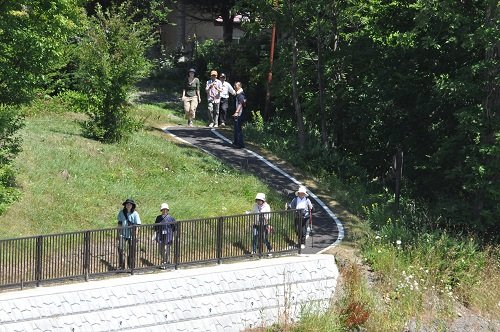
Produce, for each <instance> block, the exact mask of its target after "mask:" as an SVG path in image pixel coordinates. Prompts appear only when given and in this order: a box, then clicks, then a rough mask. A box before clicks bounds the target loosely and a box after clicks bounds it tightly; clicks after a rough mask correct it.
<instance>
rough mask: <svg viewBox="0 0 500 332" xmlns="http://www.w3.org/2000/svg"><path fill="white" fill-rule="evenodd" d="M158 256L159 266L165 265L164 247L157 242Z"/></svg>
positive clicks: (161, 243)
mask: <svg viewBox="0 0 500 332" xmlns="http://www.w3.org/2000/svg"><path fill="white" fill-rule="evenodd" d="M157 244H158V256H159V257H160V264H163V263H165V245H164V244H163V242H158V243H157Z"/></svg>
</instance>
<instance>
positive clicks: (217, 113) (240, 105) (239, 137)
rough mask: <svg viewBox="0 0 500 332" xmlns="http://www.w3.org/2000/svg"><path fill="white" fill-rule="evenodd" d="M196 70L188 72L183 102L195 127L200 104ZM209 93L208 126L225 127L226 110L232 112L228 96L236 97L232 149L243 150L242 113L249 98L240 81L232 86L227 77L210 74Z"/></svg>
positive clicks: (189, 123) (190, 122) (190, 121)
mask: <svg viewBox="0 0 500 332" xmlns="http://www.w3.org/2000/svg"><path fill="white" fill-rule="evenodd" d="M195 75H196V70H195V69H194V68H191V69H189V70H188V77H187V79H186V80H185V82H184V84H183V89H182V102H183V107H184V113H185V117H186V119H187V125H188V126H189V127H192V126H193V119H195V118H196V109H197V107H198V104H199V103H200V102H201V95H200V85H201V84H200V80H199V79H198V78H197V77H195ZM205 92H206V94H207V110H208V119H209V123H208V127H210V128H217V127H224V126H225V125H226V122H227V111H228V109H229V94H231V95H233V96H235V99H236V102H235V111H234V113H233V114H232V118H233V120H234V140H233V146H234V147H236V148H244V147H245V143H244V142H243V132H242V129H241V125H242V120H243V117H242V115H243V111H244V107H245V105H246V97H245V93H244V92H243V85H242V84H241V82H236V83H235V84H234V88H233V86H232V85H231V84H230V83H229V82H227V81H226V75H225V74H224V73H221V74H220V75H218V73H217V71H216V70H212V71H210V79H209V80H208V81H207V82H206V84H205Z"/></svg>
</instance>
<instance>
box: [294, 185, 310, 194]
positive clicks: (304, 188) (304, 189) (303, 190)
mask: <svg viewBox="0 0 500 332" xmlns="http://www.w3.org/2000/svg"><path fill="white" fill-rule="evenodd" d="M299 193H304V194H306V196H309V194H308V193H307V188H306V187H304V186H300V187H299V189H298V190H297V191H296V192H295V196H299Z"/></svg>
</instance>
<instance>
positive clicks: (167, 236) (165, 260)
mask: <svg viewBox="0 0 500 332" xmlns="http://www.w3.org/2000/svg"><path fill="white" fill-rule="evenodd" d="M160 212H161V214H160V215H159V216H157V217H156V220H155V226H154V231H155V236H154V238H155V240H156V243H157V244H158V253H159V255H160V258H161V265H162V266H161V268H162V269H164V268H165V267H166V264H170V247H171V246H172V242H173V241H174V232H175V230H176V226H177V225H176V222H175V218H174V217H172V216H171V215H170V213H169V212H170V208H169V206H168V204H167V203H162V204H161V205H160Z"/></svg>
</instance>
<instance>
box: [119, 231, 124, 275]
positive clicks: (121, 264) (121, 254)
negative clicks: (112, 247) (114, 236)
mask: <svg viewBox="0 0 500 332" xmlns="http://www.w3.org/2000/svg"><path fill="white" fill-rule="evenodd" d="M124 244H125V240H124V239H123V236H121V235H120V236H119V237H118V268H119V269H122V270H124V269H125V252H124Z"/></svg>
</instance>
